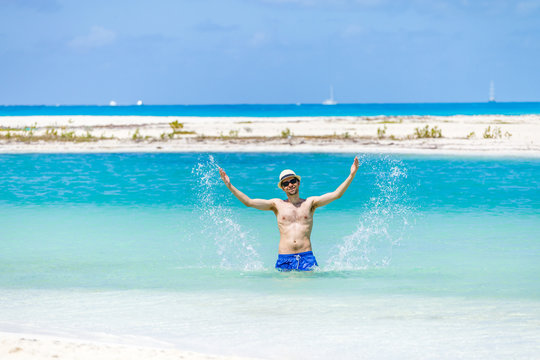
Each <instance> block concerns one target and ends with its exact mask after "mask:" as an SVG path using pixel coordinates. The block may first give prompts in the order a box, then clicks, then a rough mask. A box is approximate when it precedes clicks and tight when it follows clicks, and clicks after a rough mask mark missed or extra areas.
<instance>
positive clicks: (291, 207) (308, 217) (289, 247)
mask: <svg viewBox="0 0 540 360" xmlns="http://www.w3.org/2000/svg"><path fill="white" fill-rule="evenodd" d="M357 171H358V158H357V157H355V158H354V162H353V164H352V166H351V173H350V174H349V176H348V177H347V179H345V181H344V182H343V183H342V184H341V185H339V186H338V188H337V189H336V190H335V191H333V192H330V193H327V194H324V195H321V196H310V197H308V198H307V199H302V198H300V194H299V189H300V179H301V178H300V176H298V175H296V174H295V172H294V171H292V170H283V171H282V172H281V174H280V175H279V182H278V187H279V188H280V189H281V190H283V191H284V192H285V194H286V195H287V200H281V199H270V200H263V199H251V198H249V197H248V196H247V195H246V194H244V193H243V192H241V191H240V190H238V189H237V188H235V187H234V186H233V185H232V184H231V181H230V179H229V176H228V175H227V174H226V173H225V170H223V169H221V168H220V169H219V173H220V175H221V179H222V180H223V182H224V183H225V185H226V186H227V188H228V189H229V190H230V191H231V192H232V193H233V195H234V196H236V197H237V198H238V200H240V201H241V202H242V203H243V204H244V205H246V206H249V207H253V208H255V209H259V210H272V211H273V212H274V214H276V218H277V223H278V228H279V234H280V238H279V247H278V260H277V262H276V269H278V270H284V271H289V270H301V271H302V270H303V271H309V270H313V268H314V267H315V266H318V264H317V260H316V259H315V256H313V252H312V249H311V240H310V236H311V229H312V228H313V213H314V212H315V209H317V208H318V207H321V206H324V205H327V204H329V203H331V202H332V201H334V200H336V199H339V198H340V197H341V196H342V195H343V194H344V193H345V190H347V188H348V187H349V185H350V184H351V182H352V180H353V179H354V176H355V175H356V172H357Z"/></svg>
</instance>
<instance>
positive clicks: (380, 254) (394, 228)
mask: <svg viewBox="0 0 540 360" xmlns="http://www.w3.org/2000/svg"><path fill="white" fill-rule="evenodd" d="M359 160H360V168H361V170H363V171H366V172H371V173H374V174H375V179H374V183H373V196H372V197H371V198H370V200H369V203H368V204H367V205H366V206H365V209H364V211H363V212H362V214H361V215H360V218H359V220H358V225H357V228H356V230H355V231H354V232H353V233H352V234H351V235H349V236H346V237H345V238H344V239H343V241H342V242H341V243H340V244H338V245H336V246H335V248H334V250H333V254H332V255H331V256H330V258H329V259H328V261H327V262H326V266H325V267H324V269H325V270H360V269H366V268H373V267H384V266H387V265H388V264H389V263H390V260H391V258H392V249H393V247H394V246H396V245H398V244H399V243H400V241H401V240H402V239H403V237H404V236H405V234H406V232H407V229H408V228H409V227H410V224H411V221H410V218H411V216H412V206H411V205H410V199H409V197H408V185H407V183H406V181H405V180H406V178H407V169H406V168H405V166H404V164H403V162H402V161H400V160H397V159H394V158H391V157H389V156H380V157H377V158H373V157H367V156H362V157H359Z"/></svg>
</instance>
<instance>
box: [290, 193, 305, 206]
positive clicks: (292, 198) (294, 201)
mask: <svg viewBox="0 0 540 360" xmlns="http://www.w3.org/2000/svg"><path fill="white" fill-rule="evenodd" d="M287 200H288V201H289V202H290V203H291V204H293V205H297V204H299V203H301V202H302V201H304V200H303V199H300V195H298V193H296V194H294V195H289V194H287Z"/></svg>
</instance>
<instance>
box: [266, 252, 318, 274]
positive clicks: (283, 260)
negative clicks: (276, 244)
mask: <svg viewBox="0 0 540 360" xmlns="http://www.w3.org/2000/svg"><path fill="white" fill-rule="evenodd" d="M316 266H319V264H317V260H315V256H314V255H313V252H312V251H306V252H301V253H298V254H278V259H277V261H276V269H278V270H279V271H291V270H297V271H310V270H314V267H316Z"/></svg>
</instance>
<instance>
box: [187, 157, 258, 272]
mask: <svg viewBox="0 0 540 360" xmlns="http://www.w3.org/2000/svg"><path fill="white" fill-rule="evenodd" d="M218 170H219V165H218V164H217V161H216V160H215V158H214V157H213V156H212V155H209V156H208V158H207V159H206V160H201V158H199V162H198V164H197V165H195V167H194V168H193V169H192V174H193V176H194V177H195V178H196V179H195V180H196V185H195V187H194V189H196V190H195V191H196V194H195V195H196V198H197V204H196V206H195V208H196V211H197V212H198V213H199V219H200V221H201V239H202V243H201V249H202V253H201V255H202V259H201V260H202V262H203V265H206V266H208V264H219V266H220V267H221V268H224V269H240V270H246V271H251V270H261V269H263V263H262V261H261V260H260V256H259V254H258V252H257V251H256V250H255V246H256V241H255V239H254V237H253V236H252V235H251V234H250V233H249V232H248V231H246V230H244V229H243V228H242V226H241V225H240V224H239V223H238V222H237V221H236V219H235V218H234V215H233V213H232V211H231V209H230V207H229V206H227V203H228V201H229V200H228V199H229V198H230V197H225V196H224V194H223V191H221V190H222V188H225V185H223V182H222V181H221V178H220V176H219V171H218Z"/></svg>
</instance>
